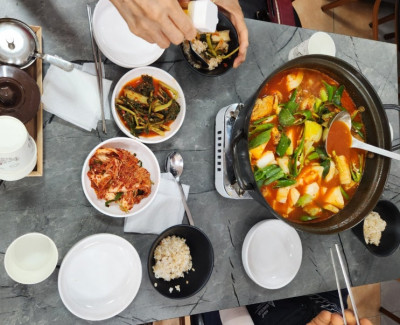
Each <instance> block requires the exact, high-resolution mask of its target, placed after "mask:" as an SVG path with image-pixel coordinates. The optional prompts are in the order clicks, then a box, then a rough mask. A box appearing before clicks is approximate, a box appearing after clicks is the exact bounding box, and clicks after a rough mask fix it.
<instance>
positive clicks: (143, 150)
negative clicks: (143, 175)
mask: <svg viewBox="0 0 400 325" xmlns="http://www.w3.org/2000/svg"><path fill="white" fill-rule="evenodd" d="M99 148H120V149H125V150H127V151H129V152H131V153H133V154H136V157H137V158H138V159H139V160H141V161H142V166H143V167H144V168H146V169H147V170H148V172H149V173H150V179H151V181H152V186H151V193H150V195H149V196H148V197H146V198H144V199H142V200H141V201H140V203H138V204H135V205H134V206H133V208H132V209H131V210H129V211H128V212H124V211H122V210H121V209H120V208H119V205H118V204H115V203H113V204H110V205H109V207H106V205H105V202H106V201H105V200H103V199H98V198H97V195H96V192H95V190H94V189H93V188H92V186H91V182H90V179H89V177H88V175H87V173H88V171H89V160H90V158H91V157H92V156H93V154H94V153H95V152H96V150H97V149H99ZM81 178H82V188H83V192H84V193H85V196H86V198H87V199H88V201H89V202H90V204H91V205H92V206H93V207H94V208H95V209H96V210H98V211H99V212H101V213H103V214H105V215H108V216H110V217H116V218H125V217H131V216H134V215H136V214H138V213H140V212H141V211H143V210H144V209H146V208H147V207H148V206H149V205H150V204H151V202H153V200H154V198H155V197H156V195H157V192H158V188H159V185H160V166H159V164H158V161H157V158H156V157H155V155H154V153H153V152H152V151H151V150H150V149H149V148H148V147H146V146H145V145H144V144H143V143H140V142H139V141H137V140H135V139H130V138H112V139H108V140H106V141H104V142H102V143H100V144H99V145H97V146H96V147H94V148H93V150H92V151H91V152H90V153H89V155H88V156H87V158H86V160H85V162H84V164H83V168H82V176H81Z"/></svg>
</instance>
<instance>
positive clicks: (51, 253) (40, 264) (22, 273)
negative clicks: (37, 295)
mask: <svg viewBox="0 0 400 325" xmlns="http://www.w3.org/2000/svg"><path fill="white" fill-rule="evenodd" d="M57 261H58V251H57V247H56V245H55V244H54V242H53V241H52V240H51V239H50V238H49V237H47V236H46V235H43V234H40V233H35V232H34V233H28V234H25V235H23V236H21V237H18V238H17V239H15V240H14V241H13V242H12V243H11V244H10V246H9V247H8V248H7V251H6V254H5V257H4V266H5V269H6V272H7V274H8V275H9V276H10V278H11V279H13V280H14V281H16V282H19V283H22V284H35V283H39V282H41V281H43V280H45V279H47V278H48V277H49V276H50V275H51V273H53V271H54V269H55V267H56V265H57Z"/></svg>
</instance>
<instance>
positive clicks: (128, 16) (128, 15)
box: [111, 0, 249, 68]
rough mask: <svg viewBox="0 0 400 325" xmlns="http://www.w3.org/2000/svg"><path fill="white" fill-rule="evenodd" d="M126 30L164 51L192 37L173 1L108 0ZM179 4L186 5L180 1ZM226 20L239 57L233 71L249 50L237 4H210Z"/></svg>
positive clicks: (226, 0) (219, 0) (218, 0)
mask: <svg viewBox="0 0 400 325" xmlns="http://www.w3.org/2000/svg"><path fill="white" fill-rule="evenodd" d="M111 2H112V3H113V4H114V6H115V7H116V8H117V9H118V11H119V13H120V14H121V16H122V17H123V18H124V19H125V21H126V22H127V24H128V26H129V29H130V30H131V32H132V33H134V34H135V35H137V36H139V37H141V38H143V39H145V40H146V41H148V42H150V43H157V44H158V45H159V46H160V47H162V48H167V47H168V46H169V45H170V43H173V44H180V43H182V42H183V41H184V40H185V39H186V40H192V39H194V38H195V37H196V29H195V28H194V26H193V23H192V21H191V20H190V18H189V17H188V16H187V15H186V14H185V13H184V11H183V10H182V8H181V6H180V4H179V2H178V1H177V0H111ZM181 2H182V3H186V2H187V1H184V0H181ZM214 3H215V4H216V5H217V6H218V7H220V8H222V9H223V10H224V11H225V13H226V14H227V15H228V16H229V19H230V20H231V21H232V23H233V25H234V26H235V28H236V30H237V32H238V36H239V54H238V56H237V57H236V59H235V61H234V63H233V67H234V68H237V67H238V66H239V65H240V64H241V63H243V62H244V60H245V59H246V52H247V47H248V46H249V40H248V31H247V27H246V24H245V22H244V16H243V12H242V9H241V8H240V5H239V0H214Z"/></svg>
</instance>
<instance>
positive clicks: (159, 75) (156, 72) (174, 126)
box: [110, 67, 186, 144]
mask: <svg viewBox="0 0 400 325" xmlns="http://www.w3.org/2000/svg"><path fill="white" fill-rule="evenodd" d="M141 75H149V76H152V77H154V78H155V79H158V80H161V81H163V82H165V83H166V84H167V85H168V86H170V87H172V88H174V89H175V90H176V91H177V92H178V94H179V96H178V99H177V102H178V104H179V105H180V107H181V110H180V112H179V114H178V116H177V118H176V119H175V121H173V122H172V123H171V125H170V126H169V127H170V128H171V130H169V131H166V132H165V135H164V136H154V137H141V136H139V137H136V136H134V135H133V134H132V133H131V132H130V131H129V130H128V128H127V127H126V126H125V125H124V124H123V123H122V121H121V119H120V117H119V115H118V112H117V110H116V108H115V99H116V98H117V97H118V94H119V92H120V91H121V89H122V88H123V87H124V86H125V84H127V83H128V82H129V81H131V80H133V79H135V78H138V77H140V76H141ZM110 107H111V111H112V115H113V117H114V121H115V123H117V125H118V127H119V128H120V130H121V131H122V132H124V133H125V134H126V135H127V136H128V137H130V138H134V139H138V140H139V141H140V142H143V143H149V144H150V143H160V142H163V141H166V140H168V139H170V138H171V137H172V136H173V135H175V134H176V133H177V132H178V130H179V129H180V127H181V126H182V123H183V120H184V119H185V114H186V101H185V95H184V94H183V90H182V88H181V86H180V85H179V83H178V82H177V81H176V79H175V78H174V77H172V76H171V75H170V74H169V73H168V72H166V71H164V70H162V69H158V68H154V67H142V68H136V69H132V70H130V71H128V72H127V73H126V74H124V75H123V76H122V78H121V79H120V80H119V81H118V83H117V84H116V85H115V88H114V91H113V94H112V96H111V106H110Z"/></svg>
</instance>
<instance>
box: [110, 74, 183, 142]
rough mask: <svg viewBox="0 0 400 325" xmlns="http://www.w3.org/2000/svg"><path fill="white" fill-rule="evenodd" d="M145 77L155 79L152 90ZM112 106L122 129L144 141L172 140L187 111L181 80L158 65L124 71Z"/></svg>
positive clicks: (115, 118)
mask: <svg viewBox="0 0 400 325" xmlns="http://www.w3.org/2000/svg"><path fill="white" fill-rule="evenodd" d="M143 76H149V77H151V78H152V80H153V81H152V85H151V83H150V87H152V88H153V89H152V90H151V91H150V90H148V89H149V88H148V87H147V86H145V84H146V82H145V81H144V80H143ZM137 105H138V106H139V108H138V107H137ZM110 107H111V112H112V115H113V118H114V121H115V123H116V124H117V126H118V127H119V128H120V130H121V131H122V132H123V133H124V134H125V135H126V136H128V137H130V138H134V139H137V140H139V141H140V142H143V143H160V142H164V141H166V140H168V139H170V138H171V137H172V136H174V135H175V134H176V133H177V132H178V130H179V129H180V127H181V126H182V123H183V120H184V119H185V113H186V101H185V96H184V94H183V90H182V88H181V86H180V85H179V83H178V81H177V80H176V79H175V78H174V77H173V76H171V75H170V74H169V73H168V72H166V71H164V70H162V69H159V68H155V67H140V68H136V69H132V70H130V71H128V72H127V73H125V74H124V75H123V76H122V77H121V79H120V80H119V81H118V83H117V84H116V85H115V88H114V91H113V94H112V96H111V106H110Z"/></svg>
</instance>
